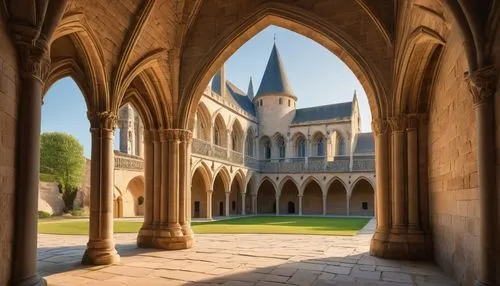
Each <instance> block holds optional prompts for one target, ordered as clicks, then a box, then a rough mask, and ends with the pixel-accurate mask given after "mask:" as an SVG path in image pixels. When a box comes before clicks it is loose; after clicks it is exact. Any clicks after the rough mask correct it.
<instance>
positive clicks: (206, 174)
mask: <svg viewBox="0 0 500 286" xmlns="http://www.w3.org/2000/svg"><path fill="white" fill-rule="evenodd" d="M196 171H199V172H200V174H201V176H202V177H203V181H204V183H205V187H206V190H211V189H212V188H213V180H214V178H213V177H212V172H211V171H210V168H209V167H208V165H207V164H206V163H205V162H204V161H203V160H200V161H199V162H198V163H196V165H194V167H193V169H192V171H191V179H192V178H193V176H194V173H195V172H196Z"/></svg>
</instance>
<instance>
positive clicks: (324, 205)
mask: <svg viewBox="0 0 500 286" xmlns="http://www.w3.org/2000/svg"><path fill="white" fill-rule="evenodd" d="M323 216H326V196H325V195H324V196H323Z"/></svg>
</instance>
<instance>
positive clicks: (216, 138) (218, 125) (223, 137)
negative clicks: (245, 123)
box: [212, 113, 227, 147]
mask: <svg viewBox="0 0 500 286" xmlns="http://www.w3.org/2000/svg"><path fill="white" fill-rule="evenodd" d="M212 143H213V144H214V145H217V146H221V147H227V127H226V122H225V121H224V118H223V117H222V115H221V114H220V113H216V115H215V117H214V119H213V134H212Z"/></svg>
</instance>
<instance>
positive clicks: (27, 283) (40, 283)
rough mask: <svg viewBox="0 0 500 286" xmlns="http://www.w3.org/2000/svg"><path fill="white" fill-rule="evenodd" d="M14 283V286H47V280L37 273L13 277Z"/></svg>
mask: <svg viewBox="0 0 500 286" xmlns="http://www.w3.org/2000/svg"><path fill="white" fill-rule="evenodd" d="M12 285H14V286H47V281H46V280H45V279H43V277H42V276H40V274H38V273H36V274H35V275H33V276H31V277H28V278H22V279H13V280H12Z"/></svg>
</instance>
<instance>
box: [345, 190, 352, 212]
mask: <svg viewBox="0 0 500 286" xmlns="http://www.w3.org/2000/svg"><path fill="white" fill-rule="evenodd" d="M351 192H352V191H351ZM345 203H346V206H345V209H346V215H347V216H350V215H351V195H350V194H349V195H346V197H345Z"/></svg>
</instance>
